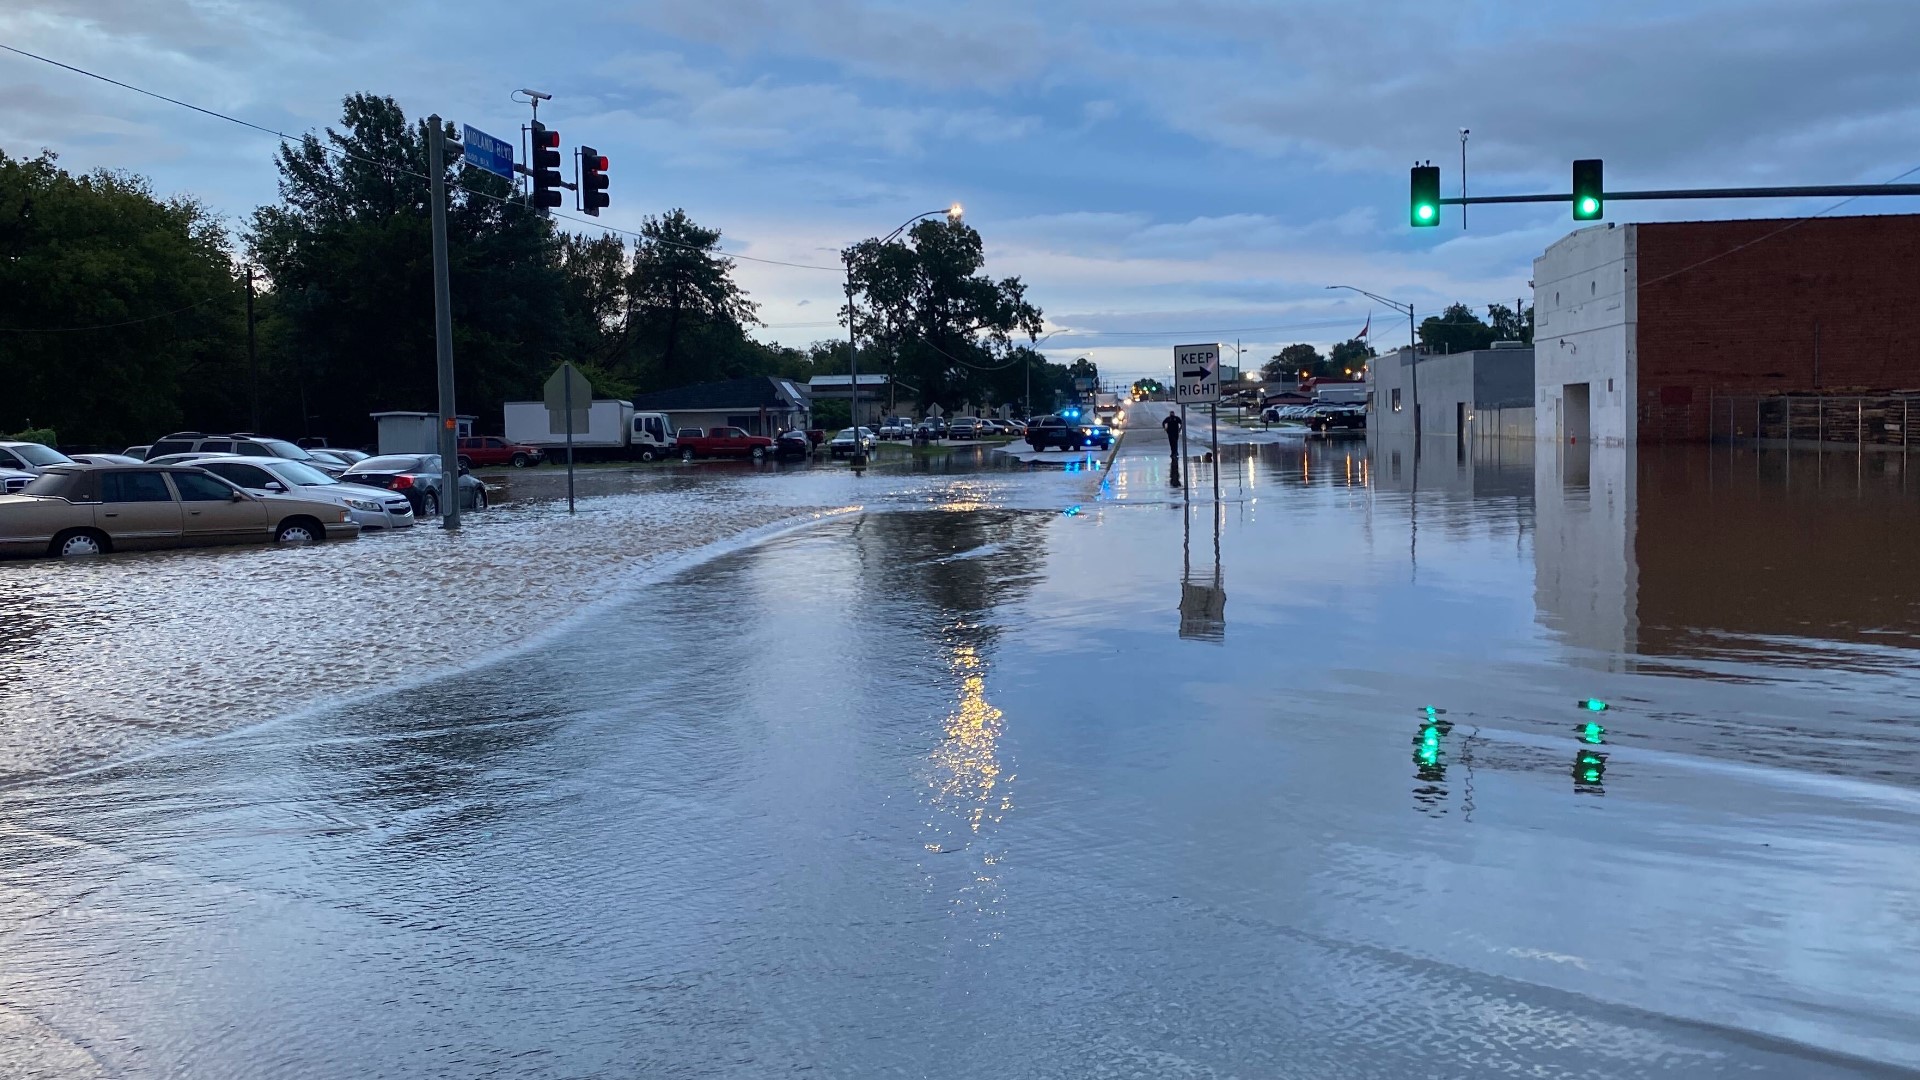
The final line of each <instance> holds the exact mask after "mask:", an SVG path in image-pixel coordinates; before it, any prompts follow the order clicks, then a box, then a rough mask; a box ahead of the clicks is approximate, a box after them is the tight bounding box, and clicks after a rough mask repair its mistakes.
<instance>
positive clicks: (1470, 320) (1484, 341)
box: [1420, 304, 1494, 353]
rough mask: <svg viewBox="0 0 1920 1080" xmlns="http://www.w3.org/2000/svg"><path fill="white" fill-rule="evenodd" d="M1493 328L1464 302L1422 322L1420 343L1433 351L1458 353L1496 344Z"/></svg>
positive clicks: (1452, 305)
mask: <svg viewBox="0 0 1920 1080" xmlns="http://www.w3.org/2000/svg"><path fill="white" fill-rule="evenodd" d="M1493 339H1494V333H1493V327H1491V326H1488V325H1487V324H1486V323H1483V322H1481V321H1480V318H1479V316H1477V315H1475V314H1474V313H1473V309H1472V308H1469V307H1468V306H1467V305H1465V304H1449V305H1447V310H1446V311H1445V312H1443V313H1441V314H1439V315H1429V316H1427V318H1426V319H1425V321H1423V322H1421V324H1420V343H1421V344H1422V345H1425V346H1426V347H1427V348H1428V350H1430V351H1432V352H1442V353H1456V352H1466V351H1468V350H1470V349H1484V348H1486V347H1487V346H1489V345H1491V344H1493Z"/></svg>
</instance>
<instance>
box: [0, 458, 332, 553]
mask: <svg viewBox="0 0 1920 1080" xmlns="http://www.w3.org/2000/svg"><path fill="white" fill-rule="evenodd" d="M358 535H360V526H359V525H356V524H354V523H353V522H352V521H351V520H349V519H348V516H347V511H346V510H345V509H344V508H343V507H339V506H335V505H333V504H332V503H323V502H314V501H311V500H308V499H300V498H293V497H290V496H280V495H274V496H265V497H262V496H256V495H249V494H247V493H246V492H244V491H241V490H240V489H239V488H237V487H234V486H233V485H232V484H229V483H227V482H226V481H225V480H222V479H220V478H218V477H216V476H213V475H212V474H210V473H207V472H205V471H202V470H200V469H195V468H191V467H187V466H179V467H172V468H169V467H165V466H151V465H56V466H53V467H52V468H49V469H47V470H46V471H45V472H44V473H42V474H41V475H40V478H39V479H37V480H35V481H34V482H33V483H31V484H29V485H27V490H26V491H25V492H22V493H21V494H18V495H0V555H15V556H19V555H28V556H31V555H49V556H78V555H99V554H103V553H105V552H109V551H122V550H133V549H136V548H173V547H192V546H197V545H202V544H249V543H266V542H268V541H274V542H277V543H282V544H294V543H316V542H319V541H321V540H331V539H336V538H344V537H352V536H358Z"/></svg>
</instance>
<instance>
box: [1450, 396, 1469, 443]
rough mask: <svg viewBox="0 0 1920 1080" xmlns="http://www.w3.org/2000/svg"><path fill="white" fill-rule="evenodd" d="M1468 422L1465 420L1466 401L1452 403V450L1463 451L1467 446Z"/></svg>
mask: <svg viewBox="0 0 1920 1080" xmlns="http://www.w3.org/2000/svg"><path fill="white" fill-rule="evenodd" d="M1468 422H1469V421H1468V420H1467V403H1466V402H1464V401H1456V402H1454V403H1453V443H1454V450H1455V451H1456V452H1462V451H1465V450H1466V448H1467V424H1468Z"/></svg>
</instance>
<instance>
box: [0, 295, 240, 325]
mask: <svg viewBox="0 0 1920 1080" xmlns="http://www.w3.org/2000/svg"><path fill="white" fill-rule="evenodd" d="M218 299H220V297H218V296H209V297H207V298H206V299H205V300H201V301H198V302H196V303H192V304H188V305H187V306H186V307H183V308H174V309H173V310H172V311H163V312H161V313H160V314H158V315H148V316H146V317H145V318H141V319H126V320H123V321H121V322H110V323H99V324H97V325H94V326H48V327H31V326H0V334H78V333H82V332H84V331H87V330H111V329H113V328H114V327H117V326H135V325H138V324H139V323H146V322H153V321H154V320H156V319H166V318H171V317H172V316H175V315H178V314H180V313H182V312H186V311H192V310H193V309H194V308H197V307H205V306H206V305H208V304H211V303H213V302H214V301H215V300H218Z"/></svg>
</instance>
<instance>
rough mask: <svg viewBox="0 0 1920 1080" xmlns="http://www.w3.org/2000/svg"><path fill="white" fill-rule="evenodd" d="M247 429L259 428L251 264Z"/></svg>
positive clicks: (249, 275) (257, 365) (249, 266)
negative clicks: (248, 425)
mask: <svg viewBox="0 0 1920 1080" xmlns="http://www.w3.org/2000/svg"><path fill="white" fill-rule="evenodd" d="M247 422H248V423H249V424H250V425H251V426H250V427H249V428H248V429H247V430H248V431H253V432H258V431H259V430H260V358H259V355H258V354H257V353H256V352H255V351H254V347H253V264H252V263H248V264H247Z"/></svg>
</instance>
